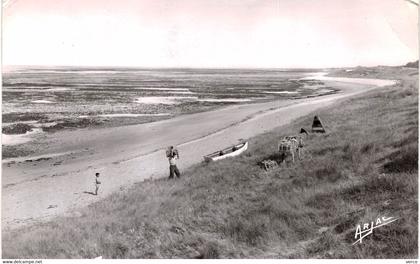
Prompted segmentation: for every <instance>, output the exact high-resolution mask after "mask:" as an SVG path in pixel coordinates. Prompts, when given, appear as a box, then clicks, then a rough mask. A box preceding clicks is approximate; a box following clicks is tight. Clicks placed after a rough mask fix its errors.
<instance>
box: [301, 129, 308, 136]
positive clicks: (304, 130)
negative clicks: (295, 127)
mask: <svg viewBox="0 0 420 264" xmlns="http://www.w3.org/2000/svg"><path fill="white" fill-rule="evenodd" d="M299 134H306V135H308V131H306V129H304V128H303V127H302V128H301V129H300V132H299Z"/></svg>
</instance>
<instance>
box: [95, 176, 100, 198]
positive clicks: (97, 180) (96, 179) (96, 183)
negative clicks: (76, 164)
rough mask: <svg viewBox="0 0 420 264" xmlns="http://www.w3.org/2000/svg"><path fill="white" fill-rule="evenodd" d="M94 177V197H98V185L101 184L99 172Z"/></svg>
mask: <svg viewBox="0 0 420 264" xmlns="http://www.w3.org/2000/svg"><path fill="white" fill-rule="evenodd" d="M95 176H96V178H95V187H96V189H95V195H98V190H99V185H100V184H101V182H100V181H99V172H97V173H95Z"/></svg>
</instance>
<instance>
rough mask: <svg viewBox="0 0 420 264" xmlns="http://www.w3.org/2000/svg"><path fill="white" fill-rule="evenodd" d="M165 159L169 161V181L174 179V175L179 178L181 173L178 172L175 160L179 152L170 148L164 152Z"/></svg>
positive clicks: (172, 147)
mask: <svg viewBox="0 0 420 264" xmlns="http://www.w3.org/2000/svg"><path fill="white" fill-rule="evenodd" d="M166 157H167V158H168V160H169V179H172V178H174V174H175V175H176V176H177V177H178V178H180V177H181V173H180V172H179V170H178V167H177V166H176V160H177V159H179V152H178V150H177V149H175V148H174V146H170V147H169V148H168V149H167V150H166Z"/></svg>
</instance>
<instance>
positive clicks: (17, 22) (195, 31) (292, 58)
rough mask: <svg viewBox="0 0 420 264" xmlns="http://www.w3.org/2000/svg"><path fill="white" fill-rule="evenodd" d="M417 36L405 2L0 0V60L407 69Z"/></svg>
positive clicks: (414, 55) (414, 16)
mask: <svg viewBox="0 0 420 264" xmlns="http://www.w3.org/2000/svg"><path fill="white" fill-rule="evenodd" d="M413 1H417V0H413ZM417 36H418V10H417V6H416V5H414V4H412V3H410V2H409V1H407V0H351V1H350V0H118V1H110V0H3V24H2V62H3V65H69V66H130V67H135V66H139V67H221V68H224V67H226V68H228V67H235V68H236V67H237V68H249V67H251V68H253V67H256V68H323V67H351V66H358V65H364V66H376V65H401V64H405V63H406V62H408V61H414V60H417V59H418V39H417Z"/></svg>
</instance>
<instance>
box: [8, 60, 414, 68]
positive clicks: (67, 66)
mask: <svg viewBox="0 0 420 264" xmlns="http://www.w3.org/2000/svg"><path fill="white" fill-rule="evenodd" d="M418 60H419V59H417V60H412V61H408V62H406V63H403V64H386V65H385V64H377V65H370V66H369V65H356V66H355V65H353V66H350V65H348V66H329V67H258V66H256V67H251V66H245V67H240V66H217V67H214V66H208V67H202V66H199V67H197V66H141V65H138V66H132V65H127V66H124V65H40V64H8V65H4V64H2V66H1V67H2V69H4V68H8V67H9V68H13V67H22V68H25V67H27V68H30V67H32V68H36V67H39V68H47V67H51V68H54V67H56V68H60V67H64V68H132V69H192V70H194V69H197V70H199V69H209V70H212V69H213V70H225V69H226V70H229V69H231V70H235V69H238V70H247V69H253V70H313V69H337V68H358V67H366V68H370V67H398V66H404V65H405V64H407V63H410V62H416V61H418Z"/></svg>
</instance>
